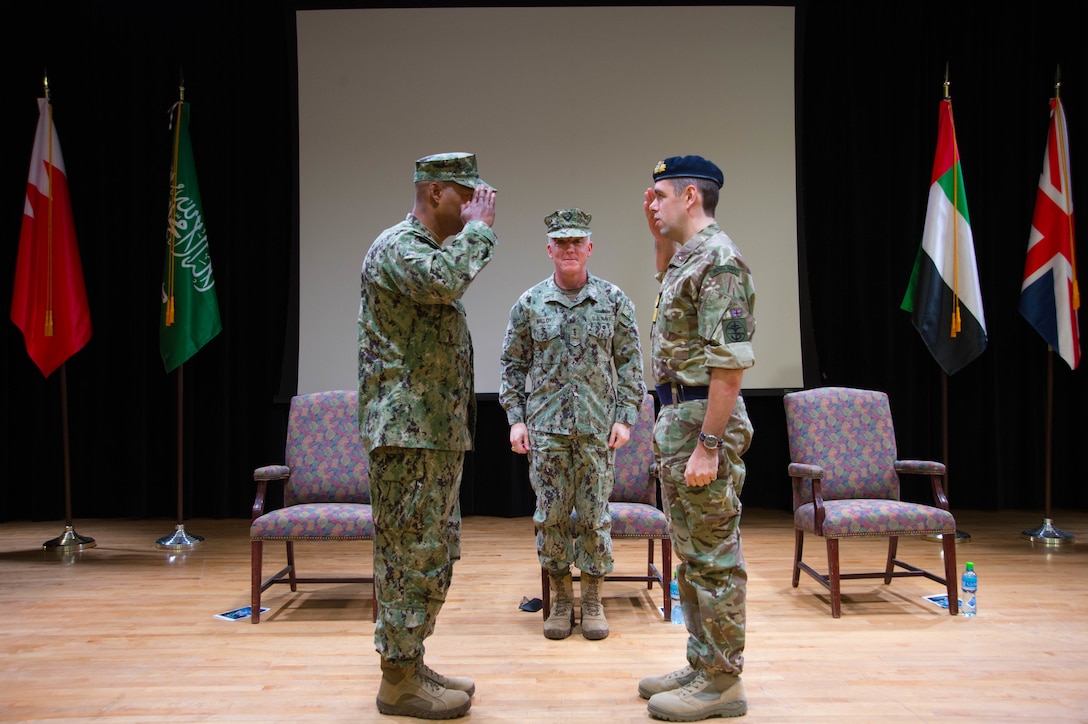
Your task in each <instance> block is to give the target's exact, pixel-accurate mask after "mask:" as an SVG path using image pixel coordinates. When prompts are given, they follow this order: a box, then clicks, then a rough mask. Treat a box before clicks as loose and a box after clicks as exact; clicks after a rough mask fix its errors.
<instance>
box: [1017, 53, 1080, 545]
mask: <svg viewBox="0 0 1088 724" xmlns="http://www.w3.org/2000/svg"><path fill="white" fill-rule="evenodd" d="M1061 89H1062V68H1061V66H1060V65H1059V66H1057V68H1056V70H1055V72H1054V99H1055V100H1057V101H1059V104H1060V99H1061ZM1059 110H1060V106H1059ZM1055 112H1057V111H1055ZM1056 128H1057V132H1058V134H1059V138H1058V143H1059V148H1061V147H1062V146H1064V144H1065V139H1064V138H1061V137H1060V135H1061V134H1062V133H1064V132H1065V125H1064V124H1063V123H1057V124H1056ZM1067 172H1068V169H1066V168H1065V167H1064V165H1063V167H1062V168H1061V169H1060V170H1059V173H1061V175H1062V188H1063V189H1065V192H1066V194H1067V196H1068V197H1069V201H1067V202H1066V203H1067V204H1069V203H1072V191H1071V190H1070V188H1069V178H1068V176H1066V173H1067ZM1063 211H1064V212H1065V213H1066V214H1067V215H1069V213H1070V209H1069V208H1068V206H1067V207H1066V208H1065V209H1063ZM1070 234H1072V232H1070ZM1073 243H1074V242H1073V239H1072V236H1070V247H1071V248H1073ZM1074 269H1076V267H1075V266H1074ZM1075 273H1076V272H1075V271H1074V274H1075ZM1045 444H1046V454H1045V460H1046V462H1045V467H1044V470H1045V473H1044V476H1043V490H1044V493H1043V496H1044V506H1043V523H1042V525H1040V526H1039V527H1037V528H1031V529H1029V530H1025V531H1024V532H1023V533H1021V534H1020V537H1021V538H1022V539H1024V540H1027V541H1031V542H1032V543H1033V544H1034V543H1039V544H1040V545H1043V546H1045V547H1047V548H1054V547H1058V546H1063V545H1066V544H1068V543H1074V542H1075V541H1076V537H1075V536H1074V535H1073V534H1072V533H1066V532H1065V531H1064V530H1061V529H1059V528H1055V527H1054V524H1053V522H1052V520H1051V517H1050V478H1051V471H1052V469H1053V466H1052V458H1053V449H1054V348H1053V347H1051V346H1050V345H1047V348H1046V443H1045Z"/></svg>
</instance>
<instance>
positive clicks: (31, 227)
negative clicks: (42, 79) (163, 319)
mask: <svg viewBox="0 0 1088 724" xmlns="http://www.w3.org/2000/svg"><path fill="white" fill-rule="evenodd" d="M38 113H39V116H38V130H37V133H36V134H35V136H34V150H33V151H32V152H31V156H30V176H29V178H28V180H27V183H26V204H25V206H24V207H23V226H22V230H21V231H20V233H19V254H18V257H17V259H16V262H15V284H14V291H13V293H12V299H11V321H12V322H14V323H15V326H16V327H18V328H19V329H20V330H22V332H23V337H24V339H25V340H26V351H27V354H29V355H30V359H32V360H33V361H34V364H36V365H37V366H38V369H39V370H41V372H42V374H43V375H45V376H46V377H48V376H49V375H51V374H53V372H54V371H55V370H56V369H57V368H58V367H60V366H61V365H62V364H64V363H65V361H67V360H68V358H69V357H71V356H72V355H73V354H75V353H76V352H78V351H79V350H81V349H82V348H83V346H84V345H85V344H87V342H88V341H89V340H90V338H91V334H92V329H91V312H90V308H89V307H88V306H87V291H86V288H85V287H84V284H83V266H82V265H81V264H80V261H79V246H78V245H77V243H76V228H75V223H74V222H73V220H72V204H71V201H70V199H69V197H68V177H67V175H66V173H65V169H64V159H63V158H62V157H61V153H60V142H59V141H58V140H57V130H56V128H55V127H54V126H53V110H52V107H51V106H50V104H49V101H48V100H47V99H45V98H39V99H38Z"/></svg>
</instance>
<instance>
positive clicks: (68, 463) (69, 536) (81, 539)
mask: <svg viewBox="0 0 1088 724" xmlns="http://www.w3.org/2000/svg"><path fill="white" fill-rule="evenodd" d="M42 86H43V88H44V91H45V102H46V103H51V102H52V99H51V97H50V94H49V74H48V73H45V74H43V76H42ZM50 124H52V120H50ZM50 133H52V129H50ZM49 197H50V198H52V197H53V184H52V181H50V184H49ZM52 311H53V310H52V309H51V308H50V309H49V310H47V317H46V319H47V321H46V332H45V334H46V336H52V335H53V328H52V325H53V320H52V316H51V315H52ZM66 366H67V365H65V364H63V363H62V364H61V366H60V429H61V445H62V448H63V450H64V532H63V533H61V534H60V535H59V536H57V537H56V538H52V539H50V540H47V541H46V542H45V543H42V548H44V549H47V550H57V551H59V552H61V553H68V552H71V551H81V550H83V549H84V548H94V547H95V545H96V544H95V542H94V538H88V537H87V536H82V535H80V534H79V533H77V532H76V528H75V526H74V525H73V524H72V458H71V452H70V447H69V440H68V374H67V372H66V371H65V369H66Z"/></svg>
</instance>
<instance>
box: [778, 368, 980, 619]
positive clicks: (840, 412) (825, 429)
mask: <svg viewBox="0 0 1088 724" xmlns="http://www.w3.org/2000/svg"><path fill="white" fill-rule="evenodd" d="M784 401H785V405H786V430H787V433H788V437H789V447H790V460H791V461H792V462H790V464H789V475H790V478H792V480H793V508H794V512H793V527H794V531H795V547H794V559H793V586H794V588H796V587H797V584H798V580H799V578H800V574H801V571H805V572H806V573H808V574H809V575H811V576H812V577H813V578H815V579H816V580H817V581H819V582H820V583H821V584H823V586H824V588H826V589H827V590H828V591H830V592H831V615H832V616H833V617H834V618H839V616H840V615H841V613H842V594H841V588H840V581H841V580H843V579H852V578H883V579H884V583H885V584H890V583H891V582H892V578H900V577H908V576H922V577H925V578H928V579H930V580H932V581H936V582H938V583H940V584H941V585H943V586H945V589H946V590H947V592H948V612H949V613H950V614H952V615H956V614H957V613H958V612H959V606H958V596H957V589H956V535H955V534H956V520H955V518H953V516H952V514H951V513H950V512H949V511H948V498H947V497H945V493H944V487H943V485H942V482H941V481H942V478H943V477H944V472H945V466H944V465H943V464H942V463H938V462H929V461H922V460H899V459H897V454H896V447H895V430H894V428H893V427H892V416H891V408H890V406H889V404H888V396H887V395H886V394H884V393H883V392H873V391H869V390H857V389H850V388H845V387H822V388H817V389H812V390H804V391H800V392H792V393H789V394H787V395H786V396H785V398H784ZM900 473H911V474H917V475H928V476H929V479H930V483H931V485H932V488H933V498H934V501H935V503H936V507H934V506H930V505H923V504H919V503H907V502H903V501H901V500H900V495H899V493H900V491H899V474H900ZM805 533H812V534H815V535H818V536H821V537H823V538H824V539H825V540H826V541H827V565H828V573H826V574H821V573H817V572H816V571H815V570H814V569H813V568H811V567H810V566H809V565H808V564H807V563H805V562H803V561H802V560H801V554H802V549H803V545H804V540H805ZM900 536H934V537H936V536H940V538H941V542H942V543H943V546H944V575H943V576H940V575H937V574H935V573H931V572H929V571H926V570H923V569H921V568H918V567H916V566H913V565H910V564H908V563H905V562H903V561H901V560H899V559H898V558H896V548H897V545H898V542H899V537H900ZM850 538H887V539H888V558H887V563H886V565H885V569H884V570H883V571H876V572H872V573H849V574H847V573H841V572H840V570H839V540H841V539H850ZM898 569H902V570H898Z"/></svg>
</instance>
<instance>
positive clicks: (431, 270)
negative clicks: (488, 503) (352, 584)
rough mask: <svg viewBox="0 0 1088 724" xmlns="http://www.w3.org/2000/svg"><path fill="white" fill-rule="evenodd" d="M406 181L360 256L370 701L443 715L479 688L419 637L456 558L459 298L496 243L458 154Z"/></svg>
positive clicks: (467, 363)
mask: <svg viewBox="0 0 1088 724" xmlns="http://www.w3.org/2000/svg"><path fill="white" fill-rule="evenodd" d="M414 180H415V204H414V206H413V208H412V213H410V214H409V215H408V217H407V218H406V219H405V220H404V221H402V222H400V223H399V224H397V225H396V226H393V227H391V228H389V229H386V230H385V231H384V232H382V233H381V235H380V236H379V237H378V238H377V240H376V241H375V242H374V244H373V245H372V246H371V247H370V251H368V252H367V255H366V258H365V260H364V261H363V269H362V294H361V300H360V303H359V429H360V431H361V433H362V438H363V442H364V444H365V446H366V450H367V453H368V455H369V456H370V486H371V491H372V495H373V503H374V526H375V538H374V580H375V586H376V588H377V596H378V603H379V613H378V621H377V624H376V625H375V626H374V645H375V648H376V649H377V651H378V653H379V654H380V655H381V668H382V681H381V685H380V687H379V689H378V696H377V705H378V710H379V711H380V712H382V713H383V714H396V715H401V716H414V717H419V718H424V719H449V718H453V717H457V716H461V715H463V714H465V713H466V712H467V711H468V710H469V707H470V706H471V703H472V702H471V699H470V697H471V696H472V694H473V692H474V691H475V689H476V686H475V684H473V682H472V680H471V679H468V678H465V677H452V676H451V677H446V676H442V675H441V674H438V673H437V672H435V671H434V670H432V669H430V668H429V667H428V666H426V665H425V664H424V663H423V652H424V646H423V640H424V639H425V638H427V637H428V636H430V634H431V633H432V632H433V631H434V625H435V618H436V617H437V615H438V611H439V610H440V609H441V608H442V604H443V603H444V602H445V600H446V592H447V590H448V589H449V585H450V580H451V577H452V575H453V562H454V561H455V560H457V559H459V558H460V550H461V540H460V534H461V515H460V507H459V504H458V499H459V495H460V489H461V472H462V465H463V462H464V455H465V451H466V450H470V449H471V448H472V436H473V432H474V427H475V422H476V420H475V415H476V401H475V394H474V390H473V368H472V364H473V360H472V339H471V338H470V336H469V330H468V325H467V324H466V322H465V309H464V306H463V305H462V303H461V297H462V295H463V294H464V293H465V290H466V289H467V288H468V285H469V284H470V283H471V282H472V280H473V279H475V278H476V275H477V274H479V273H480V271H481V270H482V269H483V268H484V267H485V266H486V265H487V263H488V262H489V261H491V256H492V253H493V252H494V248H495V233H494V232H493V231H492V230H491V226H492V225H493V224H494V221H495V190H494V189H493V188H491V187H490V186H488V185H487V184H485V183H484V182H483V181H481V180H480V177H479V174H478V172H477V170H476V157H475V156H473V155H471V154H466V153H444V154H437V155H434V156H427V157H425V158H421V159H420V160H418V161H416V165H415V176H414Z"/></svg>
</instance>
